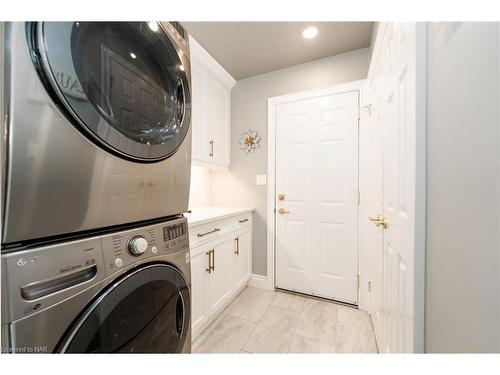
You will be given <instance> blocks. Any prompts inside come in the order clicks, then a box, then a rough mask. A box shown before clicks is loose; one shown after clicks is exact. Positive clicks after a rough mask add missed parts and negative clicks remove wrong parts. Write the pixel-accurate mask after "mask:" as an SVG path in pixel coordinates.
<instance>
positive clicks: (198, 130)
mask: <svg viewBox="0 0 500 375" xmlns="http://www.w3.org/2000/svg"><path fill="white" fill-rule="evenodd" d="M191 88H192V90H191V91H192V95H191V99H192V103H193V105H192V118H191V126H192V130H193V131H192V134H193V136H192V144H193V147H192V150H193V159H196V160H202V159H203V158H207V157H208V142H207V139H208V134H207V130H208V128H207V116H206V113H205V108H206V106H207V80H206V75H205V73H204V72H203V70H202V69H200V67H199V66H198V64H191Z"/></svg>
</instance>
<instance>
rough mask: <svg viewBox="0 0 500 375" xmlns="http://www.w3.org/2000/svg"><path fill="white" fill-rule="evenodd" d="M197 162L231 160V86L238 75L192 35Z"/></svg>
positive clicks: (225, 163) (223, 164) (215, 164)
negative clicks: (222, 64)
mask: <svg viewBox="0 0 500 375" xmlns="http://www.w3.org/2000/svg"><path fill="white" fill-rule="evenodd" d="M189 43H190V53H191V87H192V129H193V132H192V133H193V154H192V156H193V164H194V165H200V166H206V167H209V168H213V169H227V168H228V167H229V164H230V152H229V151H230V121H231V117H230V110H231V89H232V87H233V86H234V84H235V83H236V81H235V79H234V78H233V77H232V76H231V75H230V74H229V73H228V72H227V71H226V70H225V69H224V68H223V67H222V66H221V65H220V64H219V63H218V62H217V61H216V60H215V59H214V58H213V57H212V56H211V55H210V54H209V53H208V52H207V51H206V50H205V49H204V48H203V47H202V46H201V45H200V44H199V43H198V42H197V41H196V40H195V39H194V38H193V37H191V36H190V38H189Z"/></svg>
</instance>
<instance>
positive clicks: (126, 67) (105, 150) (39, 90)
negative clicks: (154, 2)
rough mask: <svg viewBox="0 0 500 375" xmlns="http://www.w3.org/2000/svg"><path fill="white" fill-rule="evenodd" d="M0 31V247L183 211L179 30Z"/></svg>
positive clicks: (133, 25)
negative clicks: (0, 55) (3, 118)
mask: <svg viewBox="0 0 500 375" xmlns="http://www.w3.org/2000/svg"><path fill="white" fill-rule="evenodd" d="M4 38H5V40H4V42H5V50H4V55H5V82H4V85H5V95H4V96H5V100H6V103H5V108H6V110H7V122H6V124H3V126H4V129H2V130H3V131H2V136H3V137H2V142H3V144H2V146H3V150H4V155H3V156H4V160H5V164H4V165H2V187H3V189H2V194H4V195H3V196H2V203H3V207H4V212H3V213H2V214H3V219H4V220H3V222H4V226H3V235H2V243H3V244H4V245H5V244H7V245H9V244H17V243H23V242H30V241H33V240H38V239H41V238H46V237H54V236H64V235H67V234H70V233H78V232H83V231H92V230H96V229H99V228H107V227H114V226H119V225H123V224H127V223H135V222H142V221H145V220H150V219H153V218H162V217H169V216H171V215H175V214H179V213H182V212H185V211H186V210H187V207H188V196H189V178H190V164H191V132H190V122H191V99H190V98H191V88H190V61H189V46H188V37H187V34H186V33H185V32H184V30H183V29H182V27H180V26H179V25H178V24H177V23H168V22H167V23H157V22H41V23H6V24H5V29H4ZM4 191H5V193H3V192H4Z"/></svg>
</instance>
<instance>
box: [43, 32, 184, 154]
mask: <svg viewBox="0 0 500 375" xmlns="http://www.w3.org/2000/svg"><path fill="white" fill-rule="evenodd" d="M36 34H37V35H36V36H35V40H36V41H37V42H36V43H37V50H38V51H37V52H38V55H40V56H41V65H42V66H43V68H42V70H43V74H44V75H45V76H46V78H47V79H46V80H45V81H46V83H48V84H49V86H50V87H52V88H53V89H54V91H55V93H56V94H57V96H58V97H59V100H60V102H61V104H62V106H63V108H65V110H66V112H67V113H68V114H69V116H70V117H72V120H73V121H74V122H75V123H76V124H77V126H79V127H81V128H82V129H84V130H85V131H88V134H90V135H91V136H92V137H93V138H94V139H97V140H98V141H99V142H100V143H102V144H104V145H106V146H109V147H111V148H112V149H113V150H115V151H117V152H118V153H120V154H123V155H125V156H127V157H130V158H134V159H140V160H158V159H162V158H165V157H168V156H169V155H171V154H172V153H173V152H174V151H175V150H176V149H177V148H178V147H179V145H180V144H181V143H182V141H183V140H184V138H185V136H186V134H187V132H188V128H189V123H190V115H191V106H190V91H189V84H188V80H187V77H186V72H185V67H184V65H183V62H182V60H181V58H180V54H181V52H180V51H178V50H177V49H176V47H175V45H174V43H172V41H171V39H170V37H169V36H168V35H167V33H166V32H165V31H164V30H163V28H162V27H161V26H160V24H158V23H155V22H44V23H41V24H39V25H37V27H36ZM185 58H186V57H184V59H185ZM186 61H187V60H186Z"/></svg>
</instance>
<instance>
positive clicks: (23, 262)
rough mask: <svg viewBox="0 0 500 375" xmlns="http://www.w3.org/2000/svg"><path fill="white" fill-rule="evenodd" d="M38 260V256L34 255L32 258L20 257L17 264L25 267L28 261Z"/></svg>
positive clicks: (34, 261)
mask: <svg viewBox="0 0 500 375" xmlns="http://www.w3.org/2000/svg"><path fill="white" fill-rule="evenodd" d="M36 262H38V257H33V258H30V259H24V258H20V259H18V260H17V266H18V267H24V266H25V265H27V264H28V263H36Z"/></svg>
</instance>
